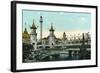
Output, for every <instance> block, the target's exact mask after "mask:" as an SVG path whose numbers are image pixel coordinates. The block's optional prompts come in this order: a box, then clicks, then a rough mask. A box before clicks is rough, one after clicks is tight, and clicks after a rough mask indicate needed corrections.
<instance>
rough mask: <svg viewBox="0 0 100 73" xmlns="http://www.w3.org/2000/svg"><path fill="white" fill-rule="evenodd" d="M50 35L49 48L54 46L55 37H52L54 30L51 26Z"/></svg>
mask: <svg viewBox="0 0 100 73" xmlns="http://www.w3.org/2000/svg"><path fill="white" fill-rule="evenodd" d="M49 31H50V35H49V45H50V47H51V48H53V47H54V44H55V38H56V37H55V35H54V31H55V30H54V29H53V26H52V25H51V28H50V30H49Z"/></svg>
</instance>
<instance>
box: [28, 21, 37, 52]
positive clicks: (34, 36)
mask: <svg viewBox="0 0 100 73" xmlns="http://www.w3.org/2000/svg"><path fill="white" fill-rule="evenodd" d="M30 29H31V33H30V42H31V44H32V45H33V47H34V49H35V50H36V49H37V33H36V29H37V27H36V26H35V23H34V20H33V24H32V26H31V27H30Z"/></svg>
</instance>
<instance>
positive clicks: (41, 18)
mask: <svg viewBox="0 0 100 73" xmlns="http://www.w3.org/2000/svg"><path fill="white" fill-rule="evenodd" d="M42 24H43V17H42V16H40V42H41V44H42V34H43V33H42V32H43V30H42V28H43V27H42Z"/></svg>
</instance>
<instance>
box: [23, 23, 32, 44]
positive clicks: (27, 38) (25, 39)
mask: <svg viewBox="0 0 100 73" xmlns="http://www.w3.org/2000/svg"><path fill="white" fill-rule="evenodd" d="M25 25H26V23H25ZM22 39H23V43H30V35H29V33H28V31H27V28H26V27H25V28H24V32H23V34H22Z"/></svg>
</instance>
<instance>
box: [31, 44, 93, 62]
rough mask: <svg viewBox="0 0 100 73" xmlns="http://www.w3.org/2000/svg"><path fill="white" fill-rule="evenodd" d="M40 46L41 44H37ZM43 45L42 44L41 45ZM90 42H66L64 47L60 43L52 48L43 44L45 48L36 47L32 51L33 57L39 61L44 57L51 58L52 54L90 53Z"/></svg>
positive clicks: (81, 54)
mask: <svg viewBox="0 0 100 73" xmlns="http://www.w3.org/2000/svg"><path fill="white" fill-rule="evenodd" d="M38 47H41V45H38ZM42 47H43V46H42ZM90 48H91V46H90V44H82V43H81V44H79V43H78V44H66V45H65V46H64V47H62V45H55V46H54V47H53V48H50V47H49V45H45V48H38V49H37V50H35V51H33V52H34V54H33V56H34V59H36V60H37V61H41V60H43V59H45V58H46V57H49V58H50V59H52V58H53V56H54V55H56V56H57V55H58V56H61V55H63V54H64V55H66V56H73V55H80V56H83V57H84V55H87V54H88V55H90V53H89V52H90Z"/></svg>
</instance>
